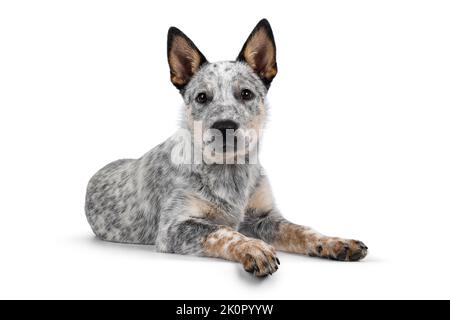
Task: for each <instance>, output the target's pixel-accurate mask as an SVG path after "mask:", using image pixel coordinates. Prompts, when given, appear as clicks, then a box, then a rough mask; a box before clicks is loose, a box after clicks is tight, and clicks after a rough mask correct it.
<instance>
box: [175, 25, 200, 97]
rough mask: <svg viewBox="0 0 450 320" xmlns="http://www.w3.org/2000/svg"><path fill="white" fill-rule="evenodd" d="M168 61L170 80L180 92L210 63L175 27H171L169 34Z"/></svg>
mask: <svg viewBox="0 0 450 320" xmlns="http://www.w3.org/2000/svg"><path fill="white" fill-rule="evenodd" d="M167 59H168V61H169V67H170V80H171V81H172V83H173V84H174V85H175V87H177V88H178V89H180V90H181V89H183V88H184V87H185V86H186V84H187V83H188V82H189V80H191V78H192V76H193V75H194V74H195V73H196V72H197V71H198V70H199V69H200V67H201V66H202V65H203V64H205V63H207V62H208V61H207V60H206V58H205V56H204V55H203V54H202V53H201V52H200V50H198V49H197V47H196V46H195V44H194V43H193V42H192V40H191V39H189V38H188V37H187V36H186V35H185V34H184V33H183V32H181V31H180V30H179V29H177V28H175V27H171V28H170V29H169V32H168V34H167Z"/></svg>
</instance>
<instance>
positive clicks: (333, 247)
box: [316, 238, 368, 261]
mask: <svg viewBox="0 0 450 320" xmlns="http://www.w3.org/2000/svg"><path fill="white" fill-rule="evenodd" d="M367 250H368V248H367V246H366V245H365V244H364V243H363V242H362V241H358V240H346V239H339V238H331V239H329V240H327V241H326V242H325V243H321V244H319V245H318V246H317V247H316V252H317V255H318V256H320V257H323V258H328V259H332V260H338V261H359V260H361V259H363V258H364V257H365V256H366V255H367Z"/></svg>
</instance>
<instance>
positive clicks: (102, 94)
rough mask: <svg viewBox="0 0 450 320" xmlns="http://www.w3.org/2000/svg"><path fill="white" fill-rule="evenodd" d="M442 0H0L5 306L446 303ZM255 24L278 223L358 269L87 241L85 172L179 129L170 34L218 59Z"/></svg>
mask: <svg viewBox="0 0 450 320" xmlns="http://www.w3.org/2000/svg"><path fill="white" fill-rule="evenodd" d="M449 16H450V4H449V3H448V2H446V1H370V2H366V1H308V2H301V1H291V2H287V1H281V2H280V1H278V2H276V1H268V2H265V1H261V0H257V1H230V0H229V1H226V3H225V2H221V3H219V2H211V1H204V2H200V1H194V0H192V1H186V0H184V1H173V0H171V1H164V2H160V3H156V1H93V0H89V1H2V2H1V3H0V136H1V158H0V161H1V167H0V168H1V169H0V170H1V176H0V194H1V210H0V215H1V216H0V298H161V299H162V298H182V299H184V298H192V299H197V298H210V299H211V298H248V299H259V298H274V299H281V298H287V299H298V298H450V294H449V286H450V279H449V274H448V270H449V268H450V254H449V253H448V247H449V245H450V243H449V227H450V219H449V214H450V91H449V89H450V41H449V39H450V19H449ZM263 17H266V18H268V19H269V21H270V22H271V24H272V27H273V30H274V33H275V38H276V42H277V47H278V66H279V74H278V76H277V77H276V79H275V80H274V82H273V86H272V88H271V90H270V92H269V100H270V104H271V117H270V122H269V123H268V126H267V132H266V134H265V141H264V146H263V150H262V154H261V158H262V163H263V164H264V165H265V167H266V169H267V172H268V174H269V177H270V179H271V181H272V185H273V189H274V193H275V196H276V198H277V203H278V205H279V207H280V208H281V210H282V211H283V212H284V214H285V216H286V217H288V218H289V219H290V220H294V221H296V222H299V223H302V224H306V225H310V226H313V227H314V228H315V229H317V230H319V231H321V232H322V233H327V234H330V235H338V236H344V237H351V238H357V239H361V240H363V241H364V242H365V243H366V244H367V245H368V246H369V248H370V253H369V256H368V257H367V258H366V260H365V261H363V262H361V263H339V262H331V261H325V260H320V259H313V258H305V257H301V256H296V255H291V254H285V253H280V260H281V267H280V269H279V271H278V272H277V273H276V274H275V275H274V276H272V277H270V278H268V279H265V280H256V279H253V278H252V277H250V276H249V275H247V274H246V273H245V272H244V271H243V270H242V268H241V267H240V266H239V265H237V264H234V263H231V262H225V261H219V260H215V259H208V258H196V257H184V256H177V255H169V254H159V253H156V252H155V250H154V248H152V247H143V246H130V245H119V244H111V243H103V242H100V241H98V240H95V239H94V237H93V234H92V232H91V230H90V228H89V226H88V223H87V222H86V220H85V217H84V195H85V187H86V184H87V181H88V179H89V178H90V177H91V176H92V175H93V174H94V173H95V171H96V170H98V169H99V168H100V167H102V166H103V165H105V164H106V163H108V162H110V161H113V160H116V159H118V158H129V157H132V158H136V157H140V156H141V155H142V154H144V153H145V152H147V151H148V150H150V149H151V148H152V147H153V146H155V145H156V144H158V143H160V142H162V141H163V140H165V139H166V138H167V137H169V136H170V135H171V134H172V133H173V132H174V131H175V129H176V127H177V118H178V117H179V112H180V109H181V102H182V101H181V98H180V96H179V95H178V93H177V91H176V89H175V88H174V87H173V86H172V84H171V83H170V81H169V71H168V66H167V63H166V32H167V29H168V28H169V27H170V26H171V25H176V26H178V27H179V28H181V29H182V30H183V31H184V32H185V33H187V34H188V36H190V37H191V38H192V39H193V40H194V41H195V43H196V44H197V46H198V47H199V48H200V50H202V51H203V53H204V54H205V55H206V56H207V58H208V59H209V60H210V61H214V60H229V59H233V58H234V57H235V56H236V55H237V53H238V52H239V50H240V48H241V46H242V44H243V43H244V41H245V39H246V37H247V36H248V34H249V33H250V31H251V30H252V28H253V27H254V26H255V24H256V23H257V22H258V21H259V19H261V18H263Z"/></svg>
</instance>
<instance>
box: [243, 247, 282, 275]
mask: <svg viewBox="0 0 450 320" xmlns="http://www.w3.org/2000/svg"><path fill="white" fill-rule="evenodd" d="M239 250H242V251H241V255H242V264H243V266H244V269H245V271H247V272H249V273H252V274H254V275H255V276H257V277H265V276H267V275H269V274H270V275H271V274H272V273H274V272H276V271H277V270H278V265H279V264H280V260H278V258H277V254H276V252H275V249H274V248H273V247H272V246H270V245H268V244H267V243H265V242H264V241H261V240H256V239H252V240H249V241H246V242H245V243H244V244H242V246H241V247H240V248H239Z"/></svg>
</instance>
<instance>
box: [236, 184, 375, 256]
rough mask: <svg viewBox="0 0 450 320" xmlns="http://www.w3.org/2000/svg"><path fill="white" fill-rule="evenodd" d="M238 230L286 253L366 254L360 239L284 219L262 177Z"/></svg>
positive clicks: (318, 254) (315, 254) (324, 254)
mask: <svg viewBox="0 0 450 320" xmlns="http://www.w3.org/2000/svg"><path fill="white" fill-rule="evenodd" d="M239 231H240V232H242V233H243V234H245V235H247V236H250V237H255V238H258V239H262V240H264V241H266V242H267V243H270V244H271V245H273V246H274V247H275V248H276V249H277V250H282V251H287V252H293V253H300V254H304V255H309V256H317V257H323V258H328V259H333V260H340V261H357V260H361V259H363V258H364V257H365V256H366V255H367V247H366V245H365V244H364V243H362V242H361V241H357V240H349V239H342V238H337V237H328V236H324V235H322V234H320V233H318V232H316V231H314V230H313V229H311V228H309V227H305V226H301V225H297V224H294V223H290V222H289V221H287V220H286V219H284V218H283V217H282V216H281V214H280V213H279V212H278V210H277V209H276V208H275V206H274V204H273V200H272V195H271V191H270V186H269V184H268V181H267V179H266V178H265V177H264V178H262V180H261V181H260V183H259V185H258V187H257V188H256V189H255V191H254V193H253V195H252V197H251V198H250V201H249V204H248V207H247V209H246V213H245V218H244V221H243V222H242V223H241V224H240V226H239Z"/></svg>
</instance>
